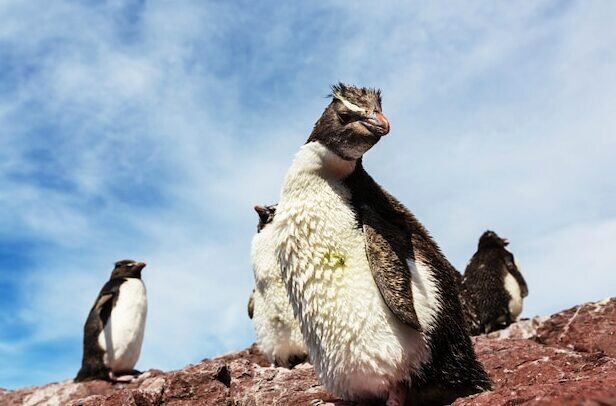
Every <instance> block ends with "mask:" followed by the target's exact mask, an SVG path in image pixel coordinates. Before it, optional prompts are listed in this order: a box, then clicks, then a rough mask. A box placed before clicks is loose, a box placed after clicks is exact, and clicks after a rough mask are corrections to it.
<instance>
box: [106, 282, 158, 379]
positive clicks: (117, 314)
mask: <svg viewBox="0 0 616 406" xmlns="http://www.w3.org/2000/svg"><path fill="white" fill-rule="evenodd" d="M147 310H148V304H147V298H146V290H145V286H144V284H143V282H142V281H141V280H140V279H136V278H129V279H128V280H127V281H126V282H124V283H123V284H122V285H121V286H120V292H119V295H118V299H117V301H116V304H115V307H114V308H113V309H112V311H111V315H110V316H109V320H108V321H107V324H106V325H105V328H104V330H103V331H102V332H101V334H100V335H99V337H98V343H99V345H100V346H101V348H102V349H103V350H105V355H104V357H103V361H104V362H105V365H107V366H108V367H109V368H111V369H112V370H113V371H129V370H132V369H133V368H134V367H135V364H136V363H137V360H138V359H139V354H140V353H141V344H142V343H143V333H144V329H145V319H146V316H147Z"/></svg>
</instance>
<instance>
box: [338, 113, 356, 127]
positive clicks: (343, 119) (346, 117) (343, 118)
mask: <svg viewBox="0 0 616 406" xmlns="http://www.w3.org/2000/svg"><path fill="white" fill-rule="evenodd" d="M338 119H339V120H340V123H341V124H349V123H350V122H351V121H353V116H352V115H351V114H349V113H347V112H345V111H341V112H339V113H338Z"/></svg>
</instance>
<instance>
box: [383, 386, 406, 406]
mask: <svg viewBox="0 0 616 406" xmlns="http://www.w3.org/2000/svg"><path fill="white" fill-rule="evenodd" d="M409 386H410V385H409V383H408V382H401V383H399V384H398V385H396V386H395V387H394V388H392V389H391V390H390V391H389V393H388V394H387V403H385V404H386V405H387V406H404V402H405V401H406V392H407V391H408V388H409Z"/></svg>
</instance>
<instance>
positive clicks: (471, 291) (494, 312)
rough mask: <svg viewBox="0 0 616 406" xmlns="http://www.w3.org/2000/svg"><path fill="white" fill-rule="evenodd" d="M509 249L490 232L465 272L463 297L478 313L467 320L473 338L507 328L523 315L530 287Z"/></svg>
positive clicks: (506, 243) (481, 240)
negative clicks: (524, 301) (524, 303)
mask: <svg viewBox="0 0 616 406" xmlns="http://www.w3.org/2000/svg"><path fill="white" fill-rule="evenodd" d="M507 245H509V242H508V241H507V240H506V239H504V238H501V237H499V236H498V235H497V234H496V233H495V232H494V231H490V230H488V231H486V232H485V233H483V234H482V236H481V237H480V238H479V244H478V247H477V252H476V253H475V255H473V257H472V258H471V260H470V262H469V263H468V265H467V267H466V270H465V271H464V278H463V281H462V296H464V301H466V302H468V304H469V305H470V307H471V308H472V309H473V313H474V315H473V317H469V318H467V319H469V320H467V321H468V327H469V330H470V333H471V335H478V334H484V333H489V332H491V331H495V330H499V329H502V328H505V327H507V326H508V325H510V324H511V323H513V322H515V321H516V319H517V317H518V316H519V315H520V313H521V312H522V300H523V298H525V297H526V296H528V286H527V285H526V281H525V280H524V278H523V277H522V274H521V273H520V270H519V268H518V266H517V264H516V261H515V259H514V257H513V254H512V253H511V252H509V251H508V250H507V249H506V248H505V247H506V246H507Z"/></svg>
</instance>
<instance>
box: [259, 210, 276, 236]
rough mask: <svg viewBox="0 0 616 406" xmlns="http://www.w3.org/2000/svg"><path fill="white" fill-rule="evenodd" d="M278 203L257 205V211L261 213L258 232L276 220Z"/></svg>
mask: <svg viewBox="0 0 616 406" xmlns="http://www.w3.org/2000/svg"><path fill="white" fill-rule="evenodd" d="M276 206H277V205H276V204H273V205H271V206H255V211H256V212H257V214H258V215H259V223H258V224H257V233H258V232H260V231H261V230H263V227H265V226H266V225H267V224H269V223H271V222H272V220H274V215H275V214H276Z"/></svg>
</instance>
